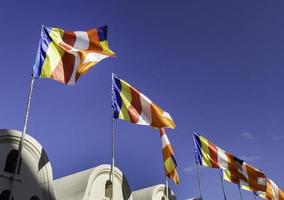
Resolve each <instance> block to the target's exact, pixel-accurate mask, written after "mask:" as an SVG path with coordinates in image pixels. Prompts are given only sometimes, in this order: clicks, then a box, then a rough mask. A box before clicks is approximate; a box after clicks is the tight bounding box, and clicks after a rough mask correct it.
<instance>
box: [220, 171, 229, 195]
mask: <svg viewBox="0 0 284 200" xmlns="http://www.w3.org/2000/svg"><path fill="white" fill-rule="evenodd" d="M221 173H222V172H221V170H219V175H220V180H221V185H222V189H223V194H224V199H225V200H227V197H226V193H225V188H224V183H223V178H222V174H221Z"/></svg>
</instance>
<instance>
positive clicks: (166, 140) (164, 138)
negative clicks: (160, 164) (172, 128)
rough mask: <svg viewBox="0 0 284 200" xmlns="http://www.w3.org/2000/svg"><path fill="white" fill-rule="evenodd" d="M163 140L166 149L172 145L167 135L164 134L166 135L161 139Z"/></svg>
mask: <svg viewBox="0 0 284 200" xmlns="http://www.w3.org/2000/svg"><path fill="white" fill-rule="evenodd" d="M161 139H162V145H163V148H165V146H167V145H169V144H170V141H169V139H168V137H167V135H166V134H164V135H163V136H162V137H161Z"/></svg>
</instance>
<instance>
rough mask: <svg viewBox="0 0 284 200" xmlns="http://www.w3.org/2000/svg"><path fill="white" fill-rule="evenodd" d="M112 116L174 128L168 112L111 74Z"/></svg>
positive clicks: (132, 121) (156, 126)
mask: <svg viewBox="0 0 284 200" xmlns="http://www.w3.org/2000/svg"><path fill="white" fill-rule="evenodd" d="M112 108H113V115H114V116H113V117H114V118H115V119H122V120H126V121H130V122H131V123H134V124H140V125H148V126H152V127H154V128H163V127H165V128H172V129H174V128H175V123H174V121H173V119H172V118H171V116H170V114H169V113H167V112H165V111H164V110H163V109H161V108H160V107H159V106H158V105H156V104H155V103H153V102H152V101H151V100H150V99H148V98H147V97H146V96H145V95H144V94H142V93H141V92H139V91H138V90H137V89H135V88H134V87H132V86H131V85H130V84H129V83H127V82H125V81H124V80H122V79H120V78H118V77H117V76H116V75H115V74H112Z"/></svg>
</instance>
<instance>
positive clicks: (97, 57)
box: [83, 53, 108, 63]
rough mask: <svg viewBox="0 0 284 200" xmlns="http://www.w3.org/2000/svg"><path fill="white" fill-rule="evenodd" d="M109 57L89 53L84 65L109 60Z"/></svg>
mask: <svg viewBox="0 0 284 200" xmlns="http://www.w3.org/2000/svg"><path fill="white" fill-rule="evenodd" d="M107 57H108V56H107V55H104V54H99V53H88V55H87V56H86V58H85V60H84V62H83V63H87V62H99V61H101V60H102V59H105V58H107Z"/></svg>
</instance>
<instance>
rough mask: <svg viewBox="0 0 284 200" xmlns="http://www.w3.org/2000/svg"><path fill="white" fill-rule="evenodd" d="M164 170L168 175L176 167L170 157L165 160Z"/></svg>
mask: <svg viewBox="0 0 284 200" xmlns="http://www.w3.org/2000/svg"><path fill="white" fill-rule="evenodd" d="M165 168H166V170H167V172H168V173H170V172H171V171H173V170H174V169H175V168H176V165H175V163H174V161H173V159H172V157H169V158H168V159H167V160H165Z"/></svg>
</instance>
